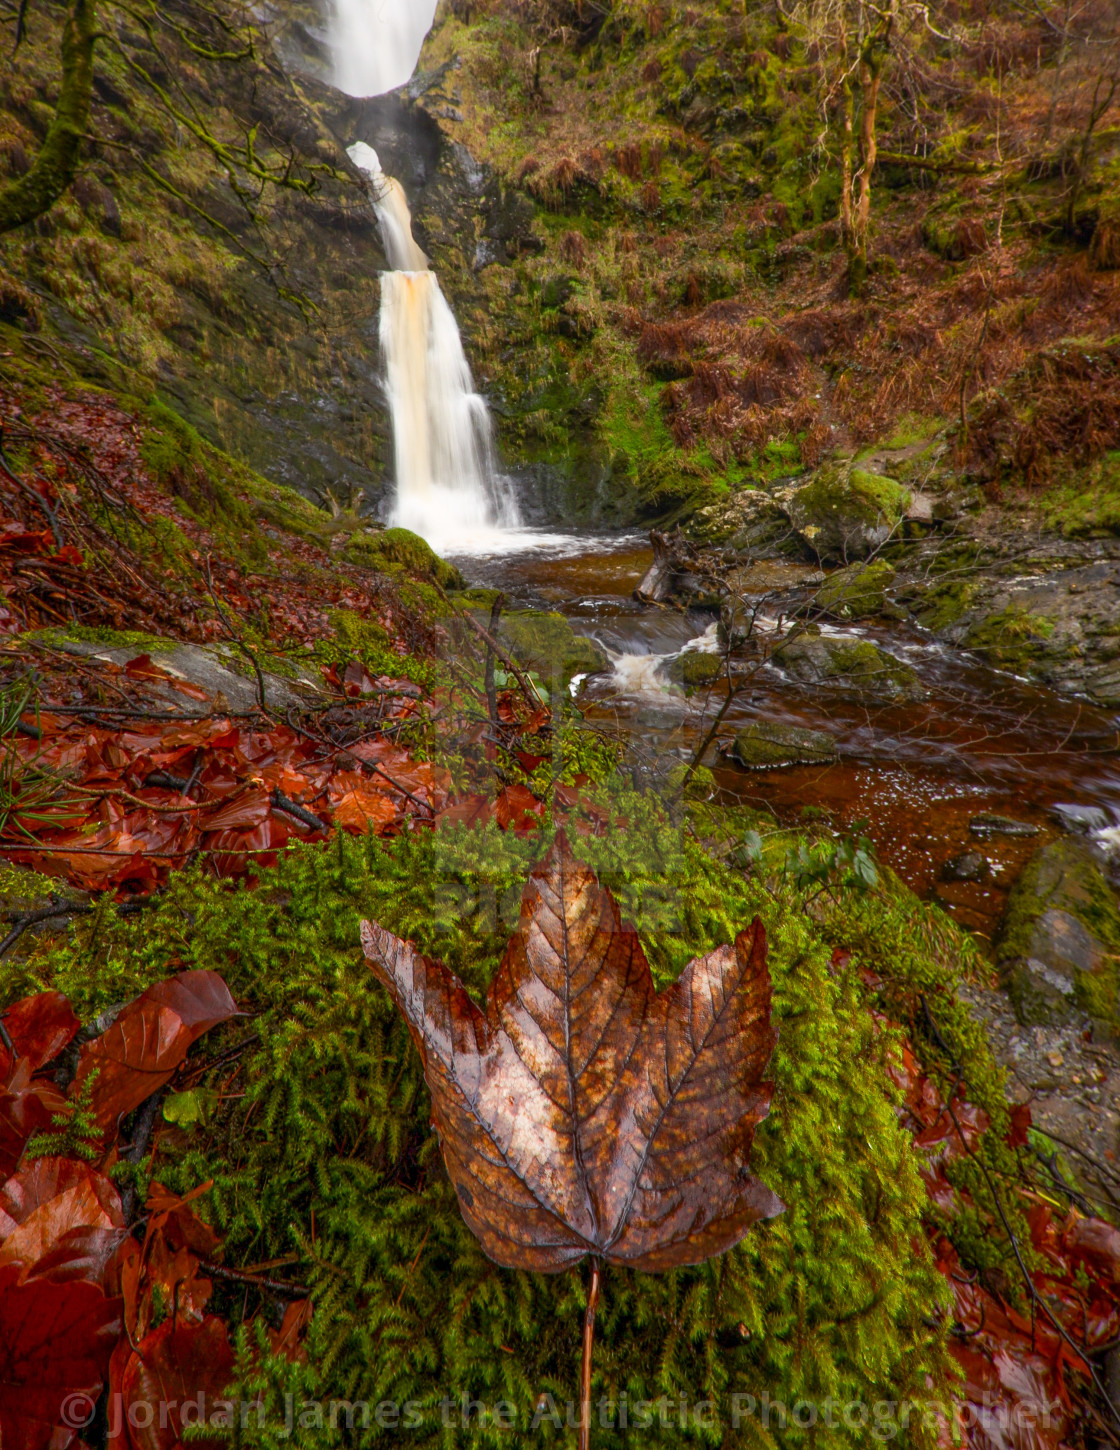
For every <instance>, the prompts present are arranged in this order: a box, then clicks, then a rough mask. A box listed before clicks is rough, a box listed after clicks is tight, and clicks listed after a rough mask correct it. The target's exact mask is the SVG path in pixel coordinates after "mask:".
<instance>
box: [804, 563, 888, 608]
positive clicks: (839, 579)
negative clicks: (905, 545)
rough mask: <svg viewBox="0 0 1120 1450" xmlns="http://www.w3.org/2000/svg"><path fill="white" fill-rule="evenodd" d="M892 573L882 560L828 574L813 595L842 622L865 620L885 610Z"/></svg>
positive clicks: (822, 606) (855, 565)
mask: <svg viewBox="0 0 1120 1450" xmlns="http://www.w3.org/2000/svg"><path fill="white" fill-rule="evenodd" d="M894 578H895V573H894V570H893V569H892V568H891V566H890V564H888V563H887V562H886V560H885V559H876V560H874V561H872V562H871V563H869V564H851V565H849V566H848V567H847V568H846V569H837V570H836V572H835V573H834V574H830V575H829V577H828V579H827V580H826V581H825V582H824V584H822V585H821V587H820V589H819V590H818V592H817V603H818V604H819V605H820V607H821V608H822V609H826V610H828V612H829V613H830V614H837V615H840V616H841V617H842V618H844V619H868V618H871V617H872V616H874V615H876V614H881V613H882V612H883V610H884V608H885V607H886V603H887V599H886V590H887V589H889V588H890V586H891V585H892V584H893V583H894Z"/></svg>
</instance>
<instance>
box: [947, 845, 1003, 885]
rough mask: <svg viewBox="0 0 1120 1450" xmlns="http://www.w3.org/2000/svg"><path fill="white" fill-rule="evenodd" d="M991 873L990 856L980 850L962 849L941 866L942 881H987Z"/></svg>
mask: <svg viewBox="0 0 1120 1450" xmlns="http://www.w3.org/2000/svg"><path fill="white" fill-rule="evenodd" d="M990 875H991V867H990V866H989V864H988V858H987V857H986V856H982V855H981V854H980V852H979V851H961V852H960V853H959V854H958V855H956V856H951V857H950V858H949V860H948V861H946V862H945V864H944V866H942V868H941V879H942V881H986V880H987V879H988V877H989V876H990Z"/></svg>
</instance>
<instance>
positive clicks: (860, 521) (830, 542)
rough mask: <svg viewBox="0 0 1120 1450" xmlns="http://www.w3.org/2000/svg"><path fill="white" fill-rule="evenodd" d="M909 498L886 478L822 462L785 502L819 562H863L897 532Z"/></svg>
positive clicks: (802, 536) (795, 526) (902, 489)
mask: <svg viewBox="0 0 1120 1450" xmlns="http://www.w3.org/2000/svg"><path fill="white" fill-rule="evenodd" d="M909 502H910V494H909V493H908V491H907V490H906V489H905V488H903V487H902V485H901V484H900V483H896V482H895V480H894V479H893V478H887V476H886V475H885V474H880V473H868V472H866V470H864V469H862V468H853V467H851V466H850V465H841V464H827V465H826V466H825V467H823V468H820V469H818V470H817V472H816V473H815V474H814V475H813V477H812V478H811V479H810V480H809V482H808V483H806V484H803V485H802V486H801V487H800V488H799V489H797V490H796V491H795V492H794V493H793V494H791V495H790V496H789V498H788V500H787V501H786V512H787V513H788V515H789V519H790V522H791V523H792V524H793V527H794V528H795V529H796V530H797V533H798V535H799V536H800V538H801V540H802V541H803V542H804V543H805V544H806V545H807V546H808V548H810V549H811V550H812V551H813V553H814V554H815V555H816V556H817V558H818V559H820V560H821V562H822V563H827V562H836V563H842V564H846V563H847V562H848V561H849V560H851V559H866V558H867V556H868V555H869V554H871V553H873V552H874V551H875V550H876V549H879V548H882V546H883V545H884V544H885V543H886V542H887V540H888V539H889V538H890V537H891V535H892V534H895V533H897V532H898V529H899V527H900V525H901V523H902V519H903V515H904V514H905V512H906V509H907V507H908V505H909Z"/></svg>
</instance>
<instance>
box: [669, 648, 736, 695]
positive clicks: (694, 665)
mask: <svg viewBox="0 0 1120 1450" xmlns="http://www.w3.org/2000/svg"><path fill="white" fill-rule="evenodd" d="M722 670H723V660H722V658H721V657H720V656H719V655H717V654H712V653H710V652H708V651H705V650H698V649H690V650H685V651H684V653H683V654H679V655H677V656H676V658H675V659H673V660H670V662H669V666H668V669H667V671H666V673H667V674H668V676H669V678H670V679H671V680H672V681H674V683H675V684H678V685H683V686H684V687H685V689H686V690H695V689H699V688H700V687H701V686H703V685H710V684H713V683H714V682H715V681H716V680H718V679H719V677H720V673H721V672H722Z"/></svg>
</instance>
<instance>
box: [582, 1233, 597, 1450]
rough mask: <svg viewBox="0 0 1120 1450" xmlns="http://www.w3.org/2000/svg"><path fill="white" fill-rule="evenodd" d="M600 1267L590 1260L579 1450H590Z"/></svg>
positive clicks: (585, 1314) (584, 1332) (585, 1317)
mask: <svg viewBox="0 0 1120 1450" xmlns="http://www.w3.org/2000/svg"><path fill="white" fill-rule="evenodd" d="M602 1277H603V1276H602V1266H601V1265H600V1263H599V1260H598V1259H592V1260H591V1284H590V1286H589V1288H588V1291H587V1308H586V1310H585V1311H584V1315H583V1362H582V1364H581V1365H580V1377H579V1399H580V1411H579V1450H591V1351H592V1348H593V1347H594V1342H595V1309H596V1306H597V1305H598V1303H599V1286H600V1284H601V1283H602Z"/></svg>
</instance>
